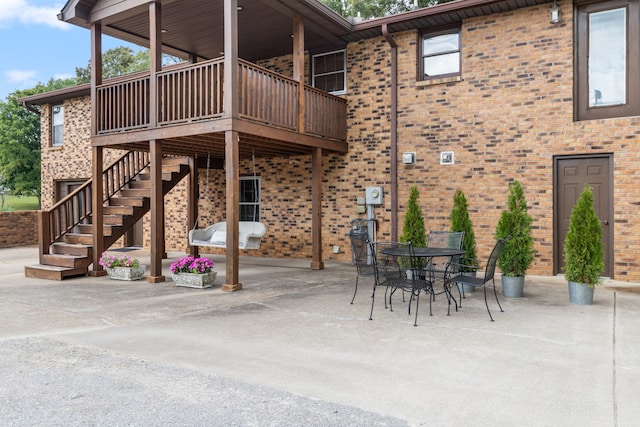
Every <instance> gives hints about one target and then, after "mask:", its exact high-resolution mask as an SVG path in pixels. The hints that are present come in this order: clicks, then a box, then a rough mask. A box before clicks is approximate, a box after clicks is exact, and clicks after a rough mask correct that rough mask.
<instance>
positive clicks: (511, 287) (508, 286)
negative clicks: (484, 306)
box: [502, 275, 524, 298]
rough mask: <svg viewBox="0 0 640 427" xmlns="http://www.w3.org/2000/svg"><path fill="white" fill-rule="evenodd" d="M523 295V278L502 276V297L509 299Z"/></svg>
mask: <svg viewBox="0 0 640 427" xmlns="http://www.w3.org/2000/svg"><path fill="white" fill-rule="evenodd" d="M523 293H524V276H515V277H508V276H504V275H503V276H502V295H504V296H505V297H509V298H520V297H522V295H523Z"/></svg>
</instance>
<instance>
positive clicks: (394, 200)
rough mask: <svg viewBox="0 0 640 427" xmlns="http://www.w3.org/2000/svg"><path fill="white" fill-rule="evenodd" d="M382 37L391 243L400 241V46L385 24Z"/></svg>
mask: <svg viewBox="0 0 640 427" xmlns="http://www.w3.org/2000/svg"><path fill="white" fill-rule="evenodd" d="M381 30H382V35H383V36H384V38H385V40H386V41H387V43H389V46H391V132H390V135H389V139H390V140H391V141H390V142H391V148H390V160H389V161H390V163H391V164H390V165H389V170H390V171H391V177H390V181H391V182H390V185H391V241H393V242H397V241H398V45H397V44H396V42H395V40H393V37H392V36H391V34H389V29H388V28H387V24H386V23H383V24H382V27H381Z"/></svg>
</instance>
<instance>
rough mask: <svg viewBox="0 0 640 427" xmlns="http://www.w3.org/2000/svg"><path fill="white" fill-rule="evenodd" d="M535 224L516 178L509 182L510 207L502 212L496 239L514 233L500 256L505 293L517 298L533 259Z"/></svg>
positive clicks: (499, 264) (522, 288)
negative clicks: (532, 228)
mask: <svg viewBox="0 0 640 427" xmlns="http://www.w3.org/2000/svg"><path fill="white" fill-rule="evenodd" d="M532 223H533V218H532V217H531V215H529V212H528V208H527V201H526V199H525V197H524V191H523V189H522V185H521V184H520V182H519V181H514V182H513V183H511V184H509V197H508V198H507V210H505V211H503V212H502V214H501V215H500V220H499V221H498V226H497V227H496V240H498V239H506V238H507V237H509V236H511V239H510V240H508V241H507V243H506V244H505V246H504V249H503V250H502V252H501V253H500V257H499V258H498V266H499V267H500V270H501V271H502V293H503V294H504V296H507V297H512V298H514V297H521V296H522V295H523V291H524V275H525V273H526V272H527V269H528V268H529V265H531V262H532V261H533V235H532V232H531V224H532Z"/></svg>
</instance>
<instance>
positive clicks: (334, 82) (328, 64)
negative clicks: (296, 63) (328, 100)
mask: <svg viewBox="0 0 640 427" xmlns="http://www.w3.org/2000/svg"><path fill="white" fill-rule="evenodd" d="M312 73H313V87H316V88H318V89H320V90H324V91H325V92H329V93H332V94H334V95H339V94H343V93H346V90H347V55H346V51H345V50H337V51H335V52H329V53H323V54H322V55H314V56H313V67H312Z"/></svg>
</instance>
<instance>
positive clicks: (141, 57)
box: [76, 46, 181, 84]
mask: <svg viewBox="0 0 640 427" xmlns="http://www.w3.org/2000/svg"><path fill="white" fill-rule="evenodd" d="M180 61H181V60H180V58H176V57H175V56H171V55H162V63H163V64H164V65H169V64H175V63H178V62H180ZM150 64H151V53H150V51H149V49H143V50H139V51H138V52H135V53H134V52H133V49H131V48H130V47H125V46H119V47H114V48H112V49H109V50H107V51H106V52H105V53H104V54H103V55H102V78H103V79H105V80H106V79H110V78H113V77H118V76H122V75H124V74H130V73H136V72H139V71H146V70H148V69H149V65H150ZM76 80H77V82H78V84H82V83H89V82H90V81H91V60H89V64H88V65H87V66H86V67H76Z"/></svg>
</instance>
